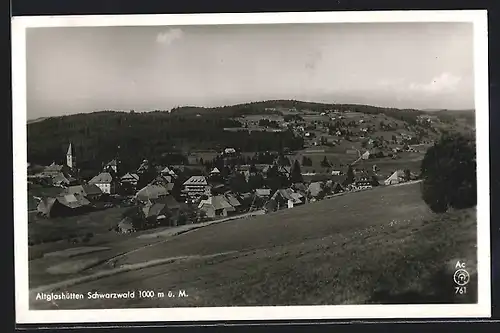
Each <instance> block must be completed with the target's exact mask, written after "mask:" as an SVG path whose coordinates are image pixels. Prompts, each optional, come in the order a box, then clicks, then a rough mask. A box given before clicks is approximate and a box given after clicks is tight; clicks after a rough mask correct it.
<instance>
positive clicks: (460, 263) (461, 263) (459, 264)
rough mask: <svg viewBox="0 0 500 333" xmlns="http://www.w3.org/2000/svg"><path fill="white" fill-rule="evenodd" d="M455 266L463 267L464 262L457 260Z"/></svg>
mask: <svg viewBox="0 0 500 333" xmlns="http://www.w3.org/2000/svg"><path fill="white" fill-rule="evenodd" d="M455 268H465V262H460V260H459V261H457V263H456V265H455Z"/></svg>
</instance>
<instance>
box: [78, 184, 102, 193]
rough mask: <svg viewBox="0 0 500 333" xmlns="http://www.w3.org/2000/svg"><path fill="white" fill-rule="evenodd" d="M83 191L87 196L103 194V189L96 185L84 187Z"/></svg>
mask: <svg viewBox="0 0 500 333" xmlns="http://www.w3.org/2000/svg"><path fill="white" fill-rule="evenodd" d="M83 191H84V193H85V195H97V194H102V191H101V189H100V188H99V187H98V186H97V185H95V184H86V185H83Z"/></svg>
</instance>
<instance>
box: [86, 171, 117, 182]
mask: <svg viewBox="0 0 500 333" xmlns="http://www.w3.org/2000/svg"><path fill="white" fill-rule="evenodd" d="M112 180H113V177H112V176H111V174H110V173H109V172H101V173H100V174H98V175H97V176H95V177H94V178H92V179H91V180H90V181H89V184H96V183H98V184H100V183H111V181H112Z"/></svg>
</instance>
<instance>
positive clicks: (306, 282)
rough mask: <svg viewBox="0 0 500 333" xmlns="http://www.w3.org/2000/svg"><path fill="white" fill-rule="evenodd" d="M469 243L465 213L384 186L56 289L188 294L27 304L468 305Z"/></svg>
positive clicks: (470, 225)
mask: <svg viewBox="0 0 500 333" xmlns="http://www.w3.org/2000/svg"><path fill="white" fill-rule="evenodd" d="M135 239H137V238H135ZM126 243H127V242H126V241H123V242H121V244H122V245H121V246H122V247H123V249H125V248H126ZM476 244H477V241H476V213H475V210H474V209H469V210H462V211H455V212H449V213H446V214H443V215H436V214H433V213H431V212H430V211H429V210H428V208H427V207H426V205H425V204H424V202H423V201H422V200H421V198H420V191H419V184H412V185H404V186H395V187H383V188H376V189H373V190H368V191H364V192H359V193H352V194H347V195H343V196H339V197H335V198H332V199H329V200H325V201H320V202H317V203H312V204H308V205H307V206H300V207H296V208H293V209H289V210H284V211H279V212H276V213H272V214H268V215H263V216H259V217H254V218H249V219H242V220H236V221H233V222H226V223H220V224H214V225H210V226H208V227H204V228H200V229H197V230H194V231H191V232H187V233H184V234H181V235H177V236H174V237H170V238H167V239H165V241H164V242H161V243H158V244H156V245H153V246H150V247H146V248H143V249H141V250H138V251H136V252H132V253H130V254H129V255H125V256H123V257H120V258H119V259H117V262H116V265H117V267H118V266H120V265H126V264H128V265H137V264H141V263H147V262H150V261H153V260H160V259H165V258H173V257H180V256H182V257H184V258H183V259H177V260H172V261H171V262H170V263H167V264H162V265H156V266H153V267H146V268H142V269H137V270H131V271H128V272H126V273H120V274H116V275H113V276H110V277H104V278H100V279H95V280H93V281H88V282H84V283H81V284H75V285H72V286H68V287H66V288H64V289H60V291H69V292H81V293H84V294H86V293H87V292H88V291H98V292H126V291H129V290H154V291H156V292H160V291H163V292H165V294H167V292H168V291H174V292H177V291H178V290H185V292H186V293H187V294H188V297H182V298H168V297H164V298H154V299H138V298H135V299H128V300H125V299H121V300H119V299H108V300H83V301H81V300H80V301H69V300H66V301H60V302H58V304H57V305H54V304H52V303H50V302H46V301H36V302H35V301H32V303H31V307H32V308H34V309H48V308H54V306H57V308H59V309H60V308H67V309H76V308H113V307H116V308H124V307H172V306H229V305H231V306H236V305H239V306H255V305H314V304H323V305H324V304H366V303H368V304H369V303H439V302H442V303H460V302H474V301H475V298H474V297H475V289H474V288H475V285H474V282H475V279H474V277H475V275H474V269H475V265H476ZM103 246H104V245H103ZM107 246H111V247H112V246H113V243H110V244H108V245H107ZM134 246H137V244H134V245H133V242H132V239H130V247H129V249H133V247H134ZM101 253H103V254H104V253H106V251H103V252H101ZM217 254H219V256H217V257H214V256H213V255H217ZM83 257H84V258H85V256H83ZM458 259H460V260H465V261H466V262H467V265H468V267H469V272H470V273H471V277H472V278H471V283H470V284H469V286H468V287H469V293H468V294H467V295H455V294H454V288H453V268H452V267H451V265H452V264H454V263H455V261H456V260H458ZM103 269H105V268H103ZM108 269H109V268H108ZM53 291H55V290H53Z"/></svg>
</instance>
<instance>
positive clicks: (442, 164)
mask: <svg viewBox="0 0 500 333" xmlns="http://www.w3.org/2000/svg"><path fill="white" fill-rule="evenodd" d="M421 173H422V178H423V182H422V188H421V190H422V198H423V200H424V201H425V202H426V204H427V205H428V206H429V208H430V209H431V210H432V211H434V212H436V213H443V212H446V211H447V210H448V209H449V208H455V209H461V208H468V207H473V206H475V205H476V203H477V197H476V194H477V181H476V147H475V142H474V139H473V138H470V137H467V136H463V135H460V134H449V135H446V136H443V137H442V138H441V140H440V141H439V142H437V143H436V144H435V145H434V146H432V147H431V148H429V149H428V150H427V152H426V154H425V156H424V159H423V160H422V165H421Z"/></svg>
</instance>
